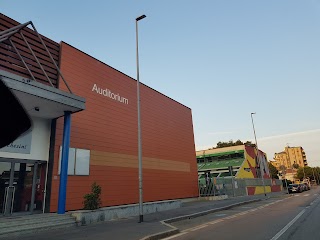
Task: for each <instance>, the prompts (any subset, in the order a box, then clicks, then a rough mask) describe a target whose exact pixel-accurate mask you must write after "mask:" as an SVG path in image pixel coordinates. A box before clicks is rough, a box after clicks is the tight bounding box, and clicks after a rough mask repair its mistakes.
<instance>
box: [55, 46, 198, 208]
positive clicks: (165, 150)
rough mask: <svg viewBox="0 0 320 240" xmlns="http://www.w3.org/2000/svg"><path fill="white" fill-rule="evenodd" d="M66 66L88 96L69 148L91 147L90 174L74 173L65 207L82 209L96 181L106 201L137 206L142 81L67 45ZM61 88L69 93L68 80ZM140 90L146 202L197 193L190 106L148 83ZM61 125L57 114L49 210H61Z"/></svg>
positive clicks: (77, 88) (106, 203) (81, 92)
mask: <svg viewBox="0 0 320 240" xmlns="http://www.w3.org/2000/svg"><path fill="white" fill-rule="evenodd" d="M60 68H61V70H62V73H63V74H64V77H65V78H66V80H67V82H68V84H69V85H70V88H71V90H72V91H73V93H74V94H76V95H78V96H82V97H84V98H86V110H84V111H82V112H79V113H75V114H73V115H72V122H71V141H70V147H73V148H82V149H89V150H91V155H90V175H89V176H69V177H68V187H67V206H66V207H67V210H72V209H81V208H82V207H83V203H82V202H83V196H84V195H85V194H86V193H89V192H90V186H91V184H92V183H93V182H94V181H96V182H97V183H98V184H99V185H101V187H102V205H103V206H113V205H121V204H130V203H137V202H138V201H139V196H138V193H139V191H138V164H137V163H138V160H137V155H138V152H137V149H138V148H137V144H138V142H137V104H136V102H137V98H136V81H135V80H134V79H132V78H130V77H128V76H127V75H125V74H123V73H121V72H119V71H117V70H115V69H113V68H112V67H110V66H108V65H106V64H104V63H101V62H100V61H98V60H96V59H94V58H92V57H90V56H88V55H86V54H84V53H83V52H81V51H79V50H77V49H75V48H73V47H72V46H70V45H68V44H66V43H61V63H60ZM94 84H97V86H99V87H101V88H103V89H105V88H108V89H109V90H111V91H112V92H113V93H118V94H120V96H122V97H125V98H127V99H128V104H124V103H121V102H118V101H115V100H113V99H111V98H109V97H106V96H103V95H100V94H98V93H96V92H94V91H92V89H93V85H94ZM59 88H61V89H63V90H66V86H65V85H64V83H63V82H62V81H60V86H59ZM140 94H141V121H142V122H141V124H142V149H143V150H142V151H143V162H144V164H143V183H144V185H143V187H144V201H157V200H166V199H176V198H187V197H194V196H197V195H198V180H197V177H198V175H197V165H196V157H195V147H194V136H193V126H192V115H191V110H190V109H189V108H187V107H185V106H183V105H182V104H180V103H178V102H176V101H174V100H172V99H170V98H168V97H166V96H164V95H163V94H161V93H159V92H157V91H155V90H153V89H151V88H149V87H147V86H145V85H143V84H141V85H140ZM62 130H63V119H59V120H58V123H57V134H56V146H55V162H54V170H53V175H54V178H53V181H52V193H51V206H50V209H51V211H56V210H57V201H58V187H59V175H58V159H59V147H60V146H61V142H62ZM168 166H169V167H168Z"/></svg>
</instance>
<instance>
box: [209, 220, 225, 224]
mask: <svg viewBox="0 0 320 240" xmlns="http://www.w3.org/2000/svg"><path fill="white" fill-rule="evenodd" d="M219 222H223V220H222V219H221V220H215V221H212V222H209V223H208V224H210V225H213V224H216V223H219Z"/></svg>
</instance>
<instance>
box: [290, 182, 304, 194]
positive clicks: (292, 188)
mask: <svg viewBox="0 0 320 240" xmlns="http://www.w3.org/2000/svg"><path fill="white" fill-rule="evenodd" d="M302 191H303V190H302V187H301V186H300V184H289V186H288V192H289V193H295V192H299V193H301V192H302Z"/></svg>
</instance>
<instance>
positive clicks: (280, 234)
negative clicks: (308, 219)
mask: <svg viewBox="0 0 320 240" xmlns="http://www.w3.org/2000/svg"><path fill="white" fill-rule="evenodd" d="M305 211H306V209H303V210H302V211H301V212H300V213H299V214H298V215H297V216H295V218H294V219H292V220H291V221H290V222H289V223H288V224H287V225H286V226H285V227H284V228H282V229H281V230H280V231H279V232H278V233H277V234H276V235H275V236H274V237H273V238H271V240H277V239H279V237H281V236H282V234H284V233H285V232H286V231H287V230H288V229H289V228H290V227H291V226H292V224H294V223H295V222H296V221H297V220H298V219H299V218H300V217H301V216H302V214H304V212H305Z"/></svg>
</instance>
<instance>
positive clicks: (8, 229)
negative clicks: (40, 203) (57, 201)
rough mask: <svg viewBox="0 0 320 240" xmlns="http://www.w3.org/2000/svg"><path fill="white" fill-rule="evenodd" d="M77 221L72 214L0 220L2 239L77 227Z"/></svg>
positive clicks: (37, 215)
mask: <svg viewBox="0 0 320 240" xmlns="http://www.w3.org/2000/svg"><path fill="white" fill-rule="evenodd" d="M75 226H76V220H75V218H74V217H72V216H71V215H70V214H68V213H66V214H56V213H45V214H35V215H23V216H11V217H1V218H0V239H5V238H6V237H8V236H19V235H22V234H26V233H36V232H40V231H45V230H52V229H60V228H68V227H75Z"/></svg>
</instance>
